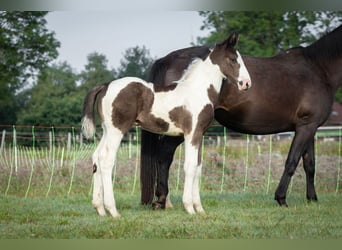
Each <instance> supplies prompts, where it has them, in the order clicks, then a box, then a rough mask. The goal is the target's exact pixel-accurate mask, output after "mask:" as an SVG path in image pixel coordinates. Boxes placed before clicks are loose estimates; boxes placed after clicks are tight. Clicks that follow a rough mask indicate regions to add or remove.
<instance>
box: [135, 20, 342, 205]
mask: <svg viewBox="0 0 342 250" xmlns="http://www.w3.org/2000/svg"><path fill="white" fill-rule="evenodd" d="M208 53H209V48H208V47H191V48H187V49H182V50H178V51H175V52H172V53H170V54H169V55H167V56H166V57H164V58H161V59H159V60H157V61H156V62H155V63H154V65H153V67H152V69H151V75H150V78H151V79H150V81H152V82H154V83H157V84H161V85H169V84H171V83H172V81H174V80H177V79H179V77H180V76H181V75H182V72H183V70H184V69H185V68H186V67H187V66H188V64H189V62H191V61H192V59H193V58H194V57H205V56H206V55H207V54H208ZM243 60H244V62H245V64H246V66H247V69H248V71H249V73H250V76H251V79H252V82H253V84H254V88H251V89H250V90H249V91H246V92H238V89H237V87H236V85H234V84H224V85H223V87H222V89H221V93H220V100H219V105H218V108H217V109H216V110H215V118H216V120H217V121H218V122H219V123H221V124H222V125H224V126H226V127H227V128H230V129H232V130H235V131H238V132H241V133H248V134H272V133H278V132H284V131H295V136H294V139H293V141H292V144H291V147H290V150H289V153H288V157H287V160H286V162H285V169H284V172H283V175H282V177H281V180H280V183H279V185H278V187H277V190H276V192H275V200H276V201H277V202H278V203H279V205H281V206H287V203H286V193H287V189H288V186H289V183H290V180H291V177H292V176H293V174H294V173H295V170H296V167H297V165H298V162H299V160H300V158H302V159H303V165H304V170H305V174H306V183H307V187H306V188H307V193H306V197H307V199H308V200H309V201H317V195H316V191H315V183H314V176H315V153H314V136H315V133H316V130H317V128H318V127H319V126H320V125H322V124H323V123H324V122H325V121H326V120H327V118H328V117H329V115H330V113H331V109H332V104H333V100H334V96H335V93H336V91H337V89H338V87H339V86H340V85H341V84H342V26H339V27H338V28H336V29H335V30H333V31H332V32H330V33H328V34H326V35H325V36H323V37H322V38H320V39H319V40H317V41H316V42H314V43H313V44H311V45H309V46H307V47H296V48H292V49H289V50H286V51H284V52H281V53H279V54H277V55H275V56H273V57H269V58H259V57H252V56H243ZM181 142H182V138H181V137H167V136H160V135H155V134H151V133H148V132H146V131H143V133H142V150H141V184H142V195H141V202H142V204H149V203H151V202H152V200H153V196H154V189H155V186H156V196H157V198H158V200H157V201H156V202H154V203H153V208H155V209H157V208H164V207H165V201H166V197H167V194H168V174H169V173H168V172H169V167H170V164H171V162H172V159H173V154H174V152H175V149H176V147H177V146H178V145H179V144H180V143H181Z"/></svg>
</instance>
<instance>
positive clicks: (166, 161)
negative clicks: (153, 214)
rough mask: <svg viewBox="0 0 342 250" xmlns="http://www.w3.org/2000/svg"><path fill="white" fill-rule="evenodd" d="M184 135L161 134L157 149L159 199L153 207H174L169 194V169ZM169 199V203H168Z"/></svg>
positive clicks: (157, 194)
mask: <svg viewBox="0 0 342 250" xmlns="http://www.w3.org/2000/svg"><path fill="white" fill-rule="evenodd" d="M183 140H184V138H183V137H182V136H161V137H160V140H159V145H158V146H159V147H158V149H157V156H158V158H157V187H156V196H157V201H155V202H153V204H152V207H153V209H160V208H165V207H166V206H167V207H172V204H171V200H170V197H169V198H168V199H167V197H168V194H169V186H168V181H169V170H170V166H171V163H172V161H173V156H174V154H175V151H176V148H177V147H178V145H179V144H181V143H182V142H183ZM166 200H168V203H169V204H166Z"/></svg>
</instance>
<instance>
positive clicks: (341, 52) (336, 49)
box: [303, 25, 342, 61]
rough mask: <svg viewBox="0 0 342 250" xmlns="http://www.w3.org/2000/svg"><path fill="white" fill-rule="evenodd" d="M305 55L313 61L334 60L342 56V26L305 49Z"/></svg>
mask: <svg viewBox="0 0 342 250" xmlns="http://www.w3.org/2000/svg"><path fill="white" fill-rule="evenodd" d="M303 54H304V55H305V56H307V57H308V58H311V59H316V60H317V59H320V60H327V61H329V60H334V59H336V58H338V57H341V56H342V25H340V26H339V27H337V28H336V29H334V30H333V31H331V32H330V33H327V34H325V35H324V36H323V37H321V38H320V39H318V40H317V41H316V42H314V43H312V44H311V45H309V46H307V47H305V48H304V49H303Z"/></svg>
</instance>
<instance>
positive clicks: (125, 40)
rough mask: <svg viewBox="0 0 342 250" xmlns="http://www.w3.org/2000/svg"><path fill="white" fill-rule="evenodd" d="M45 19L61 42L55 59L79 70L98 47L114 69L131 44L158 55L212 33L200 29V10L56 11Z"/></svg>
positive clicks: (189, 44) (154, 56) (182, 46)
mask: <svg viewBox="0 0 342 250" xmlns="http://www.w3.org/2000/svg"><path fill="white" fill-rule="evenodd" d="M46 20H47V28H48V29H49V30H51V31H54V32H55V37H56V39H57V40H59V41H60V42H61V47H60V48H59V49H58V52H59V57H58V58H57V60H56V61H55V62H63V61H66V62H67V63H68V64H69V65H71V67H72V68H73V69H74V70H76V72H77V73H80V72H81V71H82V70H83V69H84V65H85V64H86V63H87V56H88V55H89V54H90V53H92V52H95V51H96V52H98V53H101V54H103V55H105V56H106V58H107V59H108V68H109V69H112V68H117V67H118V66H119V65H120V60H121V58H122V56H123V54H124V52H125V51H126V49H128V48H131V47H135V46H140V47H142V46H145V47H146V49H148V50H149V51H150V55H151V56H152V57H153V58H159V57H162V56H165V55H166V54H168V53H169V52H171V51H173V50H176V49H181V48H185V47H189V46H191V42H195V41H196V38H197V37H199V36H202V37H203V36H206V35H207V34H208V33H209V31H201V30H200V27H201V26H202V24H203V20H204V19H203V17H201V16H200V15H199V14H198V12H197V11H137V10H135V11H57V12H50V13H48V15H47V16H46Z"/></svg>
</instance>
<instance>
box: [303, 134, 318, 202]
mask: <svg viewBox="0 0 342 250" xmlns="http://www.w3.org/2000/svg"><path fill="white" fill-rule="evenodd" d="M302 158H303V165H304V170H305V174H306V198H307V199H308V201H317V194H316V190H315V138H314V137H312V138H311V140H310V142H309V144H308V147H307V149H306V151H305V152H304V154H303V156H302Z"/></svg>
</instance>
